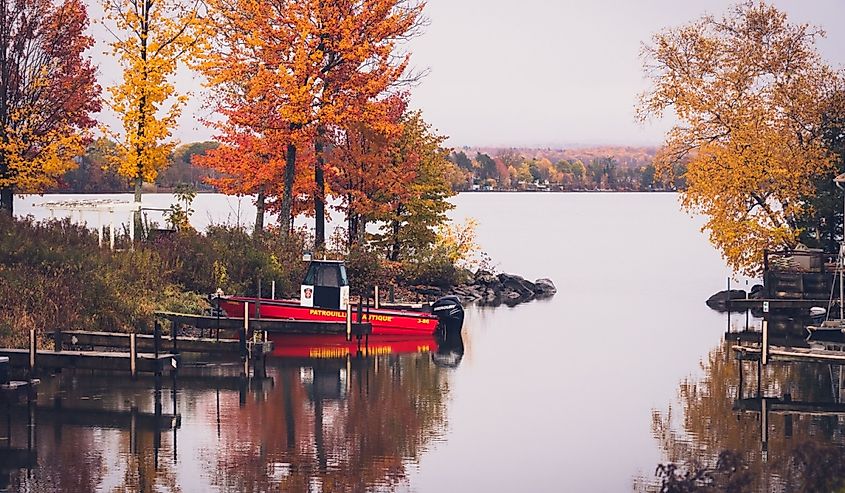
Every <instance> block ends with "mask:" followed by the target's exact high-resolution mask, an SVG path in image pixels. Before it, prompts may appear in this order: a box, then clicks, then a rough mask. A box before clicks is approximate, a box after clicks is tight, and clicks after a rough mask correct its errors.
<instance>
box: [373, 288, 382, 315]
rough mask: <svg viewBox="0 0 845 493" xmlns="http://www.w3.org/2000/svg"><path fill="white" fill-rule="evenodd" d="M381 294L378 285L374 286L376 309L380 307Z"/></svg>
mask: <svg viewBox="0 0 845 493" xmlns="http://www.w3.org/2000/svg"><path fill="white" fill-rule="evenodd" d="M379 301H380V300H379V296H378V285H376V286H375V287H373V305H374V307H375V309H376V310H378V309H379Z"/></svg>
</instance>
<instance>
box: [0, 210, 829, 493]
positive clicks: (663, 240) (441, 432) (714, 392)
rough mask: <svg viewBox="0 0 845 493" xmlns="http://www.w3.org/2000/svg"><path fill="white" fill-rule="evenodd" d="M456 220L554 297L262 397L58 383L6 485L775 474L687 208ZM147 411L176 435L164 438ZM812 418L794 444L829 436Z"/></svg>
mask: <svg viewBox="0 0 845 493" xmlns="http://www.w3.org/2000/svg"><path fill="white" fill-rule="evenodd" d="M56 198H57V197H26V198H23V199H19V200H18V202H17V203H16V207H17V208H18V211H19V213H21V214H34V215H37V216H39V217H44V216H46V215H47V213H46V211H44V210H43V209H41V208H38V207H33V206H32V204H33V203H36V202H39V201H43V200H55V199H56ZM59 198H63V197H59ZM148 199H150V200H152V201H155V202H161V204H162V205H166V204H169V203H170V199H171V197H170V196H164V195H162V196H150V195H148V196H146V197H145V200H148ZM238 203H239V204H240V208H239V210H240V213H239V217H240V218H241V221H242V222H244V223H247V224H249V223H250V219H249V218H250V215H251V214H252V213H253V211H254V209H252V208H251V207H250V206H249V201H248V199H244V200H243V201H241V202H237V199H228V198H226V197H223V196H219V195H200V196H198V198H197V201H196V203H195V207H194V208H195V209H196V210H197V213H196V214H195V216H194V220H195V225H197V226H198V227H203V226H204V225H206V224H208V223H209V222H220V221H223V220H226V219H227V218H228V219H230V220H231V219H232V217H233V216H232V213H233V211H235V210H238V206H237V205H238ZM454 203H455V204H456V209H455V210H454V211H453V213H452V215H453V217H454V218H456V219H463V218H466V217H472V218H475V219H476V220H477V221H478V230H477V231H478V240H479V242H480V244H481V246H482V248H483V249H484V250H485V251H486V252H487V253H488V254H489V255H490V257H492V259H494V261H495V262H496V264H497V268H498V269H499V270H501V271H505V272H513V273H519V274H521V275H524V276H525V277H527V278H529V279H536V278H539V277H548V278H551V279H553V280H554V282H555V283H556V285H557V287H558V293H557V295H556V296H555V297H554V298H552V299H550V300H544V301H535V302H531V303H528V304H524V305H520V306H517V307H513V308H508V307H497V308H483V307H469V308H468V311H467V318H466V322H465V325H464V333H463V338H462V341H451V342H450V343H449V347H438V345H437V343H436V342H434V341H430V342H424V343H423V342H421V343H420V344H419V345H417V346H416V347H411V348H410V349H408V347H407V345H405V346H403V347H401V348H399V347H398V346H397V347H395V348H393V347H391V346H390V345H389V344H385V345H383V346H374V347H371V348H370V352H369V353H370V354H368V355H363V354H362V355H355V354H351V355H349V356H345V355H341V356H340V357H330V358H327V357H322V358H304V357H286V358H276V359H274V360H272V361H271V362H270V363H269V364H268V378H267V379H265V380H261V381H251V382H243V381H240V380H239V379H238V378H236V377H234V376H226V375H229V374H231V375H234V374H235V373H236V370H235V369H234V368H226V367H223V368H207V369H203V368H190V369H186V371H185V372H184V376H182V377H180V378H179V379H178V380H177V381H176V383H175V384H174V383H173V382H172V381H171V380H170V379H168V378H165V379H164V381H162V382H160V385H159V389H156V384H155V382H154V381H153V380H152V379H148V380H140V381H138V382H131V381H130V380H129V379H126V378H122V377H121V378H114V377H104V376H95V375H91V374H87V373H83V372H77V373H75V374H74V373H72V372H67V373H65V374H63V375H61V376H59V377H55V378H48V379H46V381H45V382H44V383H43V384H42V387H41V389H40V392H39V400H38V403H37V406H34V407H30V408H27V407H26V406H25V405H24V406H20V407H17V408H12V409H11V410H7V411H5V413H6V414H5V421H6V426H5V427H3V428H6V429H7V430H10V432H11V440H6V443H5V444H3V442H0V449H2V447H3V446H7V447H9V446H10V447H11V448H12V449H14V450H16V451H17V452H15V453H14V454H13V452H8V453H7V455H6V459H4V461H5V462H6V463H7V464H5V465H4V466H3V468H2V471H0V474H2V475H4V479H2V480H0V481H6V482H7V483H8V484H9V485H10V489H11V490H13V491H18V490H20V491H37V492H40V491H95V490H98V491H185V492H188V491H269V490H274V491H278V490H280V489H281V490H282V491H350V492H357V491H413V492H442V491H487V492H499V491H501V492H510V491H609V492H615V491H630V490H632V489H637V490H653V489H654V488H655V483H654V481H655V479H654V471H655V467H656V465H657V464H658V463H662V462H666V461H669V460H671V461H686V460H689V459H696V460H700V461H710V460H712V459H713V458H714V457H715V456H716V454H718V453H719V452H720V451H721V450H722V449H723V448H728V447H732V448H734V449H739V450H741V451H743V453H745V454H746V455H747V456H748V457H749V460H750V461H751V462H752V464H753V465H754V467H756V468H764V469H765V471H769V470H770V469H771V472H770V473H767V474H768V475H767V474H764V475H763V476H765V478H766V480H767V481H768V480H769V479H770V478H769V476H774V475H778V477H782V474H781V472H782V471H780V469H777V467H781V466H769V465H765V466H764V465H762V464H763V461H762V459H763V455H762V452H760V430H759V423H758V421H759V417H758V415H756V414H753V413H748V414H742V415H741V416H739V417H738V415H737V413H736V412H735V411H734V410H733V405H734V398H735V397H736V396H735V390H736V387H737V385H738V372H737V366H736V364H735V362H734V361H733V359H732V357H731V356H732V355H730V354H728V353H729V351H728V350H726V349H725V347H724V346H723V344H722V338H723V333H724V331H725V328H726V324H727V322H726V319H725V317H724V316H723V315H719V314H717V313H715V312H712V311H710V310H709V309H708V308H707V307H706V306H705V305H704V300H705V299H706V298H707V297H708V296H709V295H710V294H712V293H713V292H714V291H717V290H719V289H723V287H724V284H725V279H726V276H727V275H728V271H727V269H726V267H725V265H724V263H723V261H722V260H721V259H720V258H719V255H718V254H717V252H715V251H714V249H713V248H712V247H711V246H710V245H709V244H708V242H707V239H706V236H705V235H704V234H702V233H700V232H699V228H700V226H701V223H702V221H701V219H700V218H690V217H688V216H686V215H685V214H683V213H681V212H680V211H679V208H678V203H677V196H676V195H674V194H623V193H617V194H513V193H511V194H508V193H503V194H496V193H476V194H472V193H469V194H461V195H459V196H457V197H456V198H455V199H454ZM244 218H246V219H244ZM86 219H87V220H88V221H89V223H90V222H92V219H91V218H90V217H88V218H86ZM734 323H735V324H738V323H744V318H743V319H742V322H740V321H739V320H735V321H734ZM459 343H462V344H459ZM460 346H462V347H460ZM406 351H407V352H406ZM449 352H451V353H452V354H451V357H447V356H449V355H448V354H446V353H449ZM330 353H331V352H328V353H327V352H324V353H323V354H322V356H326V355H330ZM335 353H336V351H335ZM439 353H443V354H439ZM455 353H462V357H461V358H456V357H455ZM335 356H337V355H336V354H335ZM189 370H190V371H189ZM212 373H213V374H214V375H216V376H209V375H211V374H212ZM748 373H749V375H750V374H752V372H750V371H749V372H748ZM202 374H207V375H206V376H202ZM786 377H787V375H784V376H783V378H784V379H786ZM749 378H750V377H749ZM784 381H785V380H784ZM784 385H787V384H778V385H777V387H778V388H776V389H774V390H775V391H778V390H783V387H784ZM822 387H824V386H823V385H822ZM824 388H826V389H828V390H829V385H828V386H827V387H824ZM793 392H794V395H798V394H800V392H799V391H798V390H797V389H796V390H794V391H793ZM823 398H826V397H823ZM156 409H160V410H161V411H162V412H163V413H164V414H165V415H170V414H178V415H179V416H180V418H181V419H180V421H178V422H177V421H176V419H175V418H174V419H173V421H169V420H167V419H165V418H166V417H167V416H165V418H162V420H159V421H158V422H156V420H155V419H154V418H152V417H150V416H149V413H154V412H155V410H156ZM0 412H2V411H0ZM813 419H814V418H807V419H806V420H805V421H803V422H802V421H801V420H798V421H797V423H796V424H794V426H792V425H791V426H792V430H791V432H790V433H791V434H792V435H793V436H794V437H799V438H800V437H801V436H809V435H817V433H816V430H817V428H818V426H821V425H819V424H818V423H816V422H815V421H813ZM773 421H776V420H775V419H774V418H773ZM28 423H32V426H31V427H28V426H27V425H28ZM780 423H781V422H780V421H776V425H775V428H776V429H774V430H773V431H771V432H770V433H771V436H772V437H771V439H770V444H769V451H768V452H767V454H768V455H767V456H766V459H767V460H768V459H772V458H774V459H773V461H774V462H776V463H777V460H775V459H777V457H780V456H783V457H786V456H787V455H788V454H787V453H788V450H789V447H791V446H792V445H790V443H792V442H789V440H797V439H796V438H792V439H786V438H784V433H783V432H782V430H781V431H780V432H779V431H778V430H779V429H780V428H782V426H783V425H782V424H780ZM778 427H780V428H778ZM29 430H31V433H30V432H29ZM6 433H9V431H0V436H4V437H5V436H6ZM778 433H780V434H778ZM836 433H840V432H836ZM834 434H835V433H834V432H831V436H833V435H834ZM840 434H841V433H840ZM28 445H31V448H32V449H34V450H35V454H34V455H27V454H26V449H27V446H28ZM0 454H2V451H0ZM15 454H16V455H15ZM0 456H2V455H0ZM785 460H786V459H783V460H781V462H784V461H785ZM14 461H18V463H13V462H14ZM27 461H29V462H30V464H29V465H30V466H31V467H30V468H29V469H27V468H26V463H27ZM770 462H771V461H770ZM770 462H769V463H770ZM769 463H767V464H769ZM766 468H770V469H766ZM755 470H756V469H755ZM775 483H777V481H775ZM761 488H762V487H761Z"/></svg>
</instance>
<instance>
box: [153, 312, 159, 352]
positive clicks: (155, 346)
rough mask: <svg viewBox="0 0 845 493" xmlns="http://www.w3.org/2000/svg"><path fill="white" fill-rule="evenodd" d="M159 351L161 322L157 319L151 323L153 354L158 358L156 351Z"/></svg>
mask: <svg viewBox="0 0 845 493" xmlns="http://www.w3.org/2000/svg"><path fill="white" fill-rule="evenodd" d="M160 352H161V322H159V321H158V320H156V321H155V324H153V354H154V355H155V357H156V359H158V353H160Z"/></svg>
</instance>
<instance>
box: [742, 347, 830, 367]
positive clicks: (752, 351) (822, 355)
mask: <svg viewBox="0 0 845 493" xmlns="http://www.w3.org/2000/svg"><path fill="white" fill-rule="evenodd" d="M731 349H733V350H734V351H735V352H736V353H737V358H738V359H740V360H743V361H758V360H762V359H767V360H768V361H769V362H775V361H781V362H803V363H829V364H836V365H845V352H843V351H830V350H826V349H813V348H809V349H805V348H797V347H790V348H785V347H769V350H768V356H767V358H764V357H763V354H764V353H763V348H762V347H750V346H733V347H732V348H731Z"/></svg>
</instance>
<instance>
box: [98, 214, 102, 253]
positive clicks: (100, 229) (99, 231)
mask: <svg viewBox="0 0 845 493" xmlns="http://www.w3.org/2000/svg"><path fill="white" fill-rule="evenodd" d="M97 222H99V223H100V224H99V227H98V228H97V239H98V241H99V245H100V248H103V213H102V212H98V213H97Z"/></svg>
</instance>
